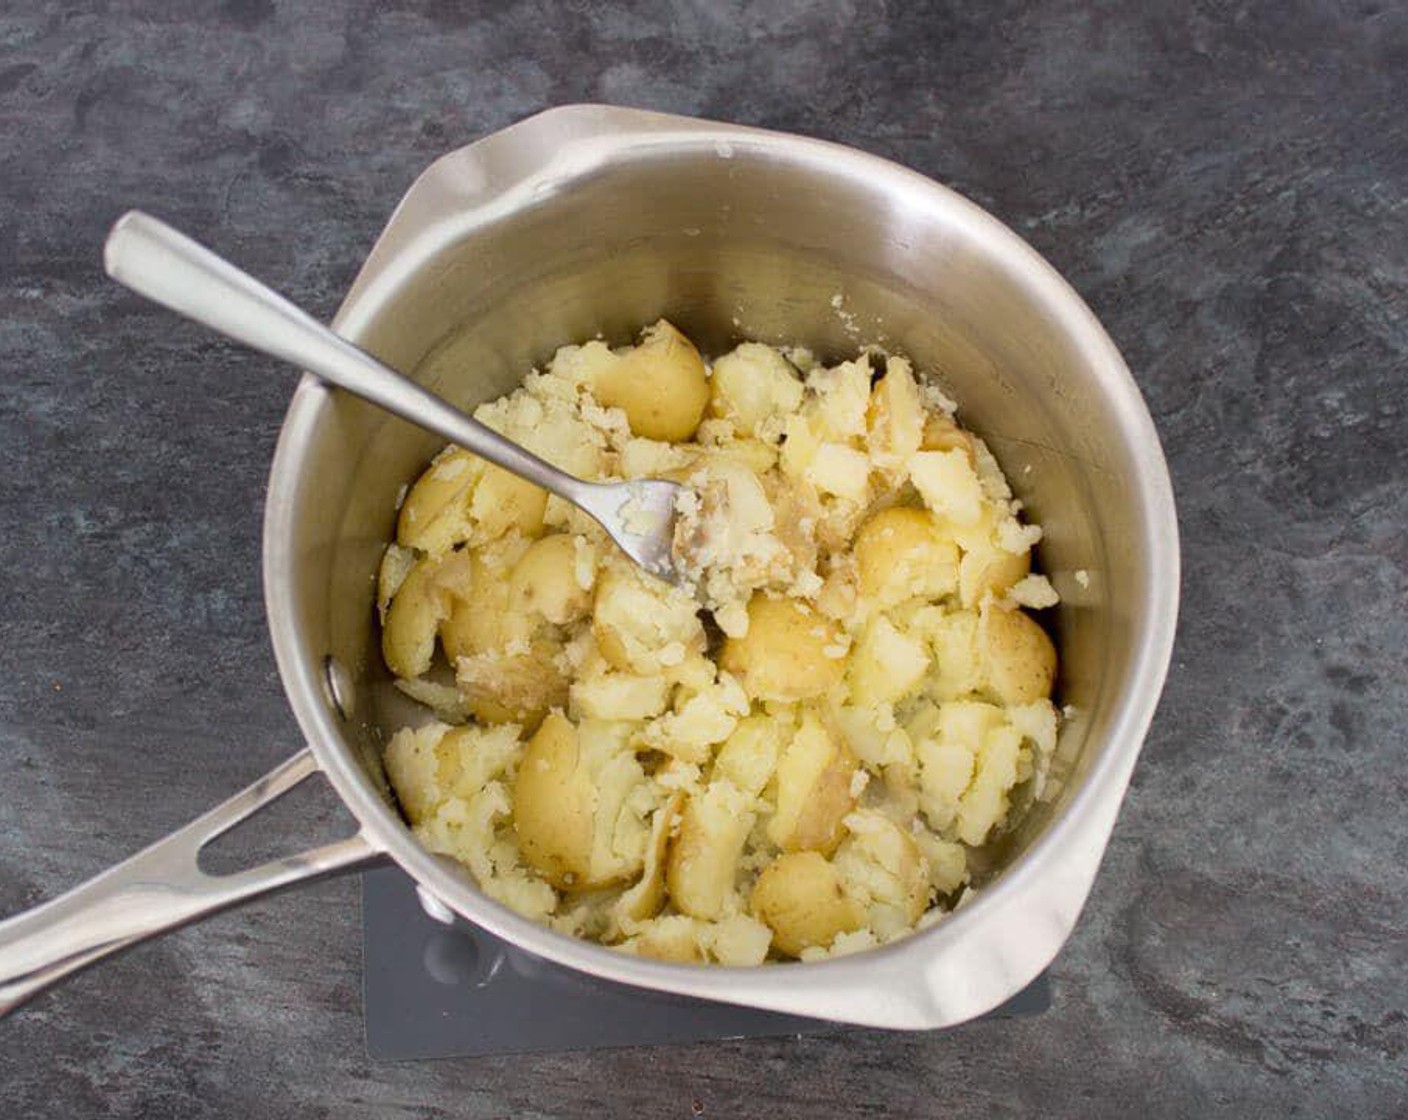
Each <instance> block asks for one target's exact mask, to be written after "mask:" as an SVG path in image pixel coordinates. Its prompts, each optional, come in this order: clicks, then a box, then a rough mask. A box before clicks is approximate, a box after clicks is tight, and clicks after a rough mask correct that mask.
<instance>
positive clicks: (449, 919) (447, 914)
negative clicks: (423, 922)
mask: <svg viewBox="0 0 1408 1120" xmlns="http://www.w3.org/2000/svg"><path fill="white" fill-rule="evenodd" d="M416 899H417V901H419V902H420V908H421V909H422V910H424V911H425V912H426V915H427V916H429V917H431V918H434V919H435V920H436V921H437V922H440V923H442V924H443V925H447V926H450V925H454V924H455V912H454V911H453V910H451V909H450V908H449V907H448V906H446V905H445V904H444V903H443V902H441V901H440V900H439V899H438V898H436V897H435V896H434V895H433V894H431V893H430V892H429V891H428V890H426V889H425V888H424V887H422V886H421V885H420V884H419V883H417V884H416Z"/></svg>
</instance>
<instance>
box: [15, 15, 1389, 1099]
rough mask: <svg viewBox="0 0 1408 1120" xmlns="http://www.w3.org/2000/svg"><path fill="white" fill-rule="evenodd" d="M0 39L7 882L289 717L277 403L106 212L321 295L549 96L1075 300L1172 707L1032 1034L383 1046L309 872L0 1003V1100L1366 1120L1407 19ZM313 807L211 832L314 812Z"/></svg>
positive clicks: (100, 832)
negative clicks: (275, 634)
mask: <svg viewBox="0 0 1408 1120" xmlns="http://www.w3.org/2000/svg"><path fill="white" fill-rule="evenodd" d="M0 42H2V43H3V44H4V46H3V50H0V121H3V126H0V153H3V159H0V197H3V200H4V205H3V207H2V208H0V378H3V382H2V383H0V384H2V387H0V571H3V573H4V574H5V578H6V581H7V583H8V586H9V588H10V591H9V593H8V597H7V600H6V607H5V609H4V611H3V612H0V773H3V792H4V796H3V799H0V913H8V912H12V911H14V910H17V909H19V908H22V907H25V906H29V905H32V904H34V903H36V902H38V901H40V900H41V899H43V898H45V897H48V896H50V895H52V894H54V893H56V892H58V891H60V890H61V889H63V888H64V887H66V886H68V885H70V884H72V883H74V882H76V881H77V880H78V879H80V878H81V877H85V876H87V875H89V874H91V873H93V872H96V871H98V870H99V869H101V868H102V867H104V866H106V865H108V864H109V863H111V862H113V861H114V860H116V859H118V858H120V857H122V856H124V855H125V854H127V853H129V852H131V851H134V850H135V849H137V848H138V847H140V846H142V845H143V844H145V843H146V842H148V841H150V840H152V839H154V838H156V837H158V836H159V835H161V834H163V833H165V832H166V831H168V830H169V829H171V828H172V827H174V826H175V825H177V824H179V823H183V822H184V821H186V820H187V819H189V818H190V817H192V816H194V815H195V814H196V813H198V812H199V811H201V810H203V809H204V808H206V807H207V806H209V805H211V804H213V803H214V802H215V801H217V800H219V799H220V798H222V797H224V796H226V795H227V794H229V793H230V792H232V791H234V790H235V789H236V788H238V787H239V786H241V785H242V784H244V783H245V782H247V781H249V780H252V779H253V778H255V777H256V776H258V775H259V774H261V773H263V772H264V771H265V770H267V769H268V768H269V767H270V766H272V765H273V764H274V763H276V762H277V761H279V760H280V759H281V758H283V757H284V756H286V755H287V754H288V753H289V751H290V749H291V748H292V746H293V745H295V744H296V743H297V742H298V732H297V730H296V729H295V726H294V722H293V719H292V717H291V716H290V714H289V711H288V709H287V707H286V705H285V702H284V698H283V695H282V692H281V689H280V685H279V680H278V677H277V674H276V672H275V668H274V662H273V658H272V655H271V652H270V648H269V644H268V640H267V637H266V634H265V628H264V619H263V611H262V603H261V597H260V583H259V530H260V513H261V503H262V500H263V492H264V484H265V476H266V471H267V467H268V462H269V458H270V454H271V451H272V449H273V445H274V439H275V435H276V433H277V430H278V426H279V423H280V420H281V417H282V414H283V411H284V408H285V405H286V403H287V400H288V396H289V393H290V389H291V382H290V381H289V380H288V379H287V378H285V377H282V376H281V375H280V374H279V373H277V372H274V371H273V370H272V369H271V367H270V363H268V362H267V361H264V360H263V359H260V358H257V357H255V356H253V355H251V354H249V353H246V352H245V351H243V350H241V349H238V348H236V347H234V346H232V345H227V344H225V343H224V342H222V341H221V340H219V339H216V338H214V337H213V336H211V335H210V334H208V333H206V332H204V331H202V330H200V329H198V328H196V327H193V326H189V325H187V324H184V323H181V322H178V321H176V320H175V319H174V318H173V317H172V316H170V315H168V314H166V313H164V312H161V311H159V310H157V309H155V308H152V307H150V306H147V305H144V304H143V303H142V302H140V301H139V300H137V299H136V298H135V297H131V296H129V295H127V294H126V293H124V292H123V291H121V290H119V289H118V288H117V287H116V286H114V285H113V284H111V283H109V282H107V281H105V280H104V279H103V277H102V276H101V274H100V269H99V263H98V254H99V246H100V243H101V240H102V237H103V234H104V232H105V230H106V228H107V226H108V225H109V223H110V222H111V221H112V220H113V219H114V218H115V217H116V216H117V215H118V214H119V213H120V212H121V211H122V210H123V209H125V208H127V207H129V206H134V205H135V206H142V207H146V208H150V209H152V210H154V211H156V212H158V213H161V214H163V215H165V216H167V217H168V218H170V219H171V220H173V221H174V222H176V223H177V224H179V225H181V226H182V227H184V228H188V229H190V230H192V231H197V232H199V233H201V234H203V235H205V236H208V238H209V239H210V240H211V241H213V242H214V243H216V244H218V245H219V246H220V247H221V248H222V249H223V250H224V251H226V252H228V253H229V254H230V255H231V256H233V257H234V258H235V259H236V260H239V261H241V262H242V263H244V264H245V265H246V266H247V267H249V268H250V269H251V270H252V271H253V272H254V273H255V274H256V275H259V276H262V277H265V278H267V279H269V280H270V281H272V282H275V283H276V284H277V285H278V286H280V287H282V288H284V289H285V290H287V291H288V292H289V293H290V294H291V295H292V296H293V297H294V298H295V299H297V300H299V301H301V302H303V303H304V304H305V305H307V306H308V307H310V308H312V309H313V310H315V311H317V312H319V313H321V314H324V315H327V314H330V313H331V312H332V310H333V309H334V308H335V306H336V305H337V303H338V301H339V298H340V295H341V293H342V292H343V291H344V290H345V289H346V286H347V284H348V283H349V281H350V280H351V278H352V275H353V273H354V271H355V269H356V268H357V265H358V262H359V260H360V258H361V257H362V256H363V254H364V253H365V252H366V250H367V248H368V246H369V245H370V243H371V240H372V239H373V237H374V236H375V234H376V232H377V231H378V230H379V228H380V227H381V225H382V223H383V222H384V220H385V219H386V217H387V215H388V214H389V212H390V210H391V208H392V207H393V206H394V205H395V203H396V201H397V199H398V198H399V197H400V195H401V193H402V192H403V191H404V189H405V188H406V186H407V185H408V184H409V182H410V181H411V179H412V178H413V177H414V176H415V174H416V173H417V172H418V171H419V170H420V169H421V168H422V167H423V166H424V165H426V164H427V163H429V162H430V161H431V160H432V159H433V158H434V157H435V156H437V155H438V154H440V153H442V152H444V151H446V150H448V149H450V148H453V147H456V146H458V145H460V144H462V143H465V142H467V141H469V140H471V139H473V138H475V137H477V136H479V135H482V134H484V133H486V132H489V131H492V130H494V129H496V128H499V127H501V126H503V125H505V124H507V123H509V122H511V121H513V120H516V119H518V118H521V117H523V116H526V115H528V114H530V113H532V112H534V111H536V110H538V109H540V108H543V107H546V106H549V105H553V104H560V103H566V102H572V101H584V100H595V101H608V102H618V103H623V104H633V105H643V106H649V107H653V108H659V109H665V110H672V111H677V112H683V113H692V114H697V115H702V116H710V117H716V118H724V119H730V120H735V121H739V122H743V123H751V124H759V125H764V126H769V127H774V128H781V129H787V130H792V131H798V132H804V133H809V134H812V135H817V136H823V137H827V138H831V139H835V140H839V141H842V142H845V143H848V144H853V145H856V146H858V147H861V148H864V149H867V150H869V151H872V152H876V153H879V154H881V155H885V156H889V157H892V158H894V159H896V160H899V161H901V162H903V163H906V164H909V165H911V166H913V167H915V168H917V169H919V170H920V171H922V172H924V173H926V174H928V175H931V176H933V177H934V178H936V179H938V180H940V181H943V182H946V183H949V184H951V185H952V186H954V187H956V188H957V189H958V190H960V191H962V192H963V193H965V194H967V195H968V196H969V197H970V198H973V199H974V200H976V201H977V202H978V203H980V204H981V205H983V206H985V207H987V208H988V209H990V210H991V211H992V212H994V213H995V214H997V215H998V216H999V217H1001V218H1002V219H1004V220H1005V221H1006V222H1008V223H1009V224H1010V225H1012V226H1013V227H1014V228H1015V229H1016V230H1017V231H1018V232H1020V233H1021V234H1022V235H1024V236H1025V237H1027V238H1028V239H1029V240H1030V241H1031V242H1032V243H1033V244H1034V245H1035V246H1036V247H1037V248H1038V249H1039V250H1040V251H1042V252H1043V253H1045V254H1046V255H1047V256H1048V257H1049V258H1050V259H1051V260H1052V261H1053V262H1054V263H1055V264H1056V266H1057V267H1058V268H1059V269H1061V270H1062V271H1063V272H1064V273H1065V275H1066V276H1067V277H1069V278H1070V280H1071V281H1072V282H1073V283H1074V285H1075V286H1076V288H1077V289H1079V290H1080V292H1081V293H1082V294H1083V295H1084V296H1085V297H1086V299H1087V300H1089V302H1090V303H1091V305H1092V306H1093V307H1094V308H1095V310H1096V313H1097V314H1098V315H1099V316H1100V317H1101V318H1102V319H1103V321H1104V322H1105V324H1106V325H1107V326H1108V328H1109V330H1110V332H1111V334H1112V335H1113V336H1114V338H1115V339H1116V341H1117V342H1118V343H1119V345H1120V346H1121V347H1122V348H1123V350H1124V353H1125V355H1126V357H1127V358H1128V360H1129V364H1130V366H1131V367H1132V369H1133V370H1134V373H1135V376H1136V377H1137V378H1138V380H1139V382H1140V384H1141V386H1142V387H1143V390H1144V392H1145V394H1146V396H1147V398H1148V401H1149V404H1150V407H1151V409H1152V411H1153V415H1154V417H1155V420H1156V421H1157V423H1158V426H1159V429H1160V431H1161V432H1162V435H1163V439H1164V445H1165V448H1166V450H1167V453H1168V458H1169V462H1170V465H1171V467H1172V471H1173V476H1174V481H1175V486H1176V488H1177V491H1178V497H1179V501H1180V514H1181V522H1182V529H1183V550H1184V558H1185V582H1184V589H1183V590H1184V606H1183V614H1182V621H1181V625H1180V628H1179V643H1178V648H1177V651H1176V655H1175V663H1174V667H1173V671H1172V674H1171V677H1170V680H1169V684H1168V689H1167V692H1166V693H1165V696H1164V700H1163V704H1162V707H1161V709H1160V712H1159V715H1158V717H1157V720H1156V722H1155V725H1154V728H1153V731H1152V733H1151V735H1150V737H1149V740H1148V744H1147V747H1146V749H1145V752H1144V755H1143V758H1142V761H1141V762H1140V765H1139V768H1138V771H1137V773H1136V775H1135V778H1134V784H1133V788H1132V790H1131V791H1130V795H1129V799H1128V801H1127V803H1126V805H1125V807H1124V811H1123V813H1122V815H1121V817H1120V821H1119V824H1118V826H1117V828H1116V830H1115V834H1114V838H1113V841H1112V843H1111V846H1110V850H1109V853H1108V855H1107V857H1106V860H1105V865H1104V868H1103V871H1102V874H1101V876H1100V879H1099V881H1098V883H1097V885H1096V888H1095V891H1094V893H1093V895H1092V897H1091V899H1090V902H1089V905H1088V907H1087V909H1086V912H1085V914H1084V916H1083V918H1082V920H1081V922H1080V924H1079V927H1078V928H1077V930H1076V932H1075V934H1074V936H1073V937H1072V938H1071V940H1070V942H1069V944H1068V945H1067V946H1066V948H1065V950H1064V952H1063V953H1062V954H1061V956H1060V957H1059V959H1058V960H1057V962H1056V964H1055V966H1054V970H1053V977H1054V984H1055V1004H1054V1006H1053V1007H1052V1009H1051V1010H1050V1011H1049V1012H1048V1013H1047V1014H1045V1015H1043V1016H1040V1017H1038V1018H1032V1019H1025V1020H1020V1021H1011V1022H995V1023H983V1024H977V1025H973V1026H969V1027H965V1028H961V1029H957V1030H953V1031H950V1032H945V1033H937V1034H929V1035H921V1034H911V1035H890V1034H885V1033H881V1032H860V1033H858V1034H847V1035H843V1036H831V1037H818V1038H807V1039H802V1040H795V1039H783V1040H769V1041H753V1042H739V1043H731V1044H723V1045H707V1046H696V1047H684V1048H649V1049H637V1050H622V1051H613V1052H604V1053H571V1054H559V1055H555V1056H547V1057H512V1058H502V1059H492V1060H475V1061H468V1060H466V1061H445V1062H438V1063H409V1064H395V1065H392V1064H378V1063H374V1062H371V1061H370V1060H369V1059H368V1058H367V1055H366V1051H365V1049H364V1044H363V1039H362V1024H361V1000H360V993H359V980H360V947H359V934H358V918H357V914H358V909H357V905H358V903H357V883H356V880H355V877H353V878H345V879H341V880H334V881H327V882H324V883H322V884H319V885H315V886H312V887H310V888H308V889H304V890H301V891H298V892H295V893H291V894H285V895H282V896H279V897H275V898H272V899H268V900H264V901H260V902H257V903H255V904H253V905H250V906H248V907H246V908H244V909H242V910H238V911H234V912H231V913H227V914H225V915H222V916H220V917H217V918H215V919H213V920H210V921H207V922H205V923H204V924H202V925H198V926H195V927H191V928H188V929H186V930H183V931H181V932H178V933H176V934H174V935H171V936H168V937H166V938H163V939H161V940H159V941H156V942H153V943H150V944H148V945H145V946H142V947H140V948H138V949H136V950H134V951H132V952H130V953H128V954H126V955H125V956H123V957H121V958H119V959H117V960H114V961H112V962H109V963H106V964H104V965H102V966H101V967H99V968H96V969H93V970H90V971H88V972H86V973H84V974H82V975H80V976H78V977H77V978H75V979H74V980H72V981H71V982H69V983H67V984H66V985H64V986H62V987H61V988H59V989H57V990H55V991H53V992H52V993H50V994H48V995H45V996H43V997H41V998H39V999H38V1000H36V1001H35V1002H33V1003H32V1004H30V1005H28V1006H27V1007H26V1008H25V1009H23V1010H22V1011H21V1012H19V1013H17V1014H16V1015H15V1016H13V1017H12V1018H11V1019H9V1020H8V1021H5V1022H3V1023H0V1115H3V1116H4V1117H6V1118H9V1117H17V1118H18V1117H31V1116H35V1117H37V1116H64V1117H74V1116H83V1115H112V1116H124V1117H127V1116H130V1117H148V1118H157V1117H183V1118H190V1117H204V1116H258V1117H261V1118H262V1120H275V1118H282V1117H291V1118H292V1117H297V1118H300V1120H303V1118H306V1117H316V1116H329V1117H333V1116H335V1117H337V1118H338V1120H352V1118H354V1117H364V1116H366V1117H372V1116H376V1117H384V1116H408V1117H409V1116H465V1117H481V1116H482V1117H489V1116H506V1115H520V1116H544V1117H546V1116H587V1115H592V1116H595V1115H627V1114H631V1115H641V1116H651V1117H654V1116H684V1117H689V1116H693V1115H695V1114H698V1113H701V1112H702V1114H703V1115H705V1116H739V1115H766V1116H793V1115H795V1116H806V1117H818V1116H831V1115H852V1114H853V1115H882V1114H888V1115H896V1116H900V1115H930V1116H937V1115H943V1116H955V1117H968V1116H973V1117H984V1118H991V1117H995V1116H1021V1117H1026V1116H1073V1117H1099V1116H1110V1117H1126V1116H1130V1115H1152V1116H1189V1117H1202V1116H1210V1115H1228V1116H1241V1117H1245V1116H1269V1117H1291V1116H1307V1117H1311V1116H1317V1117H1318V1116H1330V1115H1338V1116H1356V1117H1369V1116H1390V1115H1398V1116H1402V1115H1403V1114H1404V1113H1403V1110H1404V1108H1405V1107H1408V1103H1405V1102H1408V1085H1405V1070H1408V1019H1405V1009H1406V1008H1408V903H1406V902H1405V899H1406V898H1408V814H1406V813H1405V803H1408V778H1405V774H1408V742H1406V740H1408V732H1405V728H1408V712H1405V708H1406V707H1408V688H1406V687H1405V686H1406V685H1408V655H1405V650H1408V593H1406V592H1405V565H1408V536H1406V535H1405V529H1404V526H1405V524H1408V489H1405V486H1404V483H1405V479H1408V427H1406V426H1405V420H1404V412H1403V396H1404V390H1405V388H1408V233H1405V229H1406V228H1408V133H1406V132H1405V124H1404V122H1405V119H1408V118H1405V114H1404V107H1405V105H1408V18H1406V17H1405V12H1404V9H1403V8H1402V6H1401V5H1395V4H1392V3H1384V2H1383V0H1345V2H1343V3H1329V2H1324V3H1317V2H1309V0H1278V2H1266V3H1242V2H1233V3H1211V2H1195V3H1174V2H1168V3H1136V4H1131V3H1124V2H1120V3H1111V2H1106V0H1094V2H1091V0H1082V2H1052V3H1040V4H1024V3H1007V2H997V3H989V4H966V5H965V4H956V3H948V4H920V3H898V2H895V3H889V4H884V5H870V4H864V3H834V4H816V5H809V4H806V3H801V2H797V0H764V2H761V3H755V4H749V3H741V2H737V0H730V2H725V3H683V2H681V3H672V4H669V5H663V6H662V5H650V4H643V3H641V4H626V5H614V6H613V5H592V4H578V3H571V4H553V3H531V2H524V3H512V4H507V3H506V4H466V5H463V6H461V5H456V4H451V3H440V2H434V0H424V2H419V3H374V2H372V0H363V2H360V3H356V4H353V5H348V6H340V5H333V4H311V3H310V4H297V3H292V2H285V0H229V2H228V3H224V4H215V3H207V2H204V0H198V2H193V3H190V4H175V3H170V4H168V3H163V2H161V0H147V2H143V3H138V2H130V3H114V4H109V5H102V6H101V7H98V6H89V5H85V4H74V3H65V4H57V3H39V2H34V3H29V4H23V5H21V4H11V5H8V6H6V7H5V9H4V11H3V12H0ZM331 802H332V798H331V797H330V796H328V795H327V793H326V790H312V791H310V792H308V793H306V794H303V795H300V797H299V798H298V799H297V800H296V801H295V802H294V803H292V804H291V805H288V806H283V807H281V808H280V809H279V810H278V811H277V812H276V813H275V814H274V816H273V818H272V819H271V820H270V821H269V822H268V823H265V824H263V825H262V826H261V828H260V829H259V830H258V835H257V836H254V837H253V838H246V839H245V840H244V841H242V842H232V843H233V844H234V847H235V848H236V849H237V851H236V854H237V855H239V854H243V855H248V854H249V853H251V852H253V851H254V850H256V849H258V850H261V851H263V850H268V851H276V850H280V846H281V845H291V844H293V843H294V842H296V841H298V840H306V839H307V838H308V837H309V835H310V833H316V834H318V835H326V836H332V835H335V834H336V833H337V832H338V831H339V830H340V829H341V828H344V827H345V824H346V822H345V820H344V818H343V815H342V810H341V809H340V808H334V807H332V806H331V804H330V803H331Z"/></svg>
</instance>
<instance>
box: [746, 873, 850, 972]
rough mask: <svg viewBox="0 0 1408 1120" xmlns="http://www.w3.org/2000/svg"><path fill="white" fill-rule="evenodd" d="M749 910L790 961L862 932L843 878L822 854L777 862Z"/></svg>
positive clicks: (765, 875) (756, 890)
mask: <svg viewBox="0 0 1408 1120" xmlns="http://www.w3.org/2000/svg"><path fill="white" fill-rule="evenodd" d="M750 904H751V907H752V910H753V914H754V915H755V916H756V917H757V918H759V919H760V920H761V921H763V922H764V923H765V924H766V925H767V926H768V928H769V929H771V930H772V943H773V945H774V946H776V948H777V950H778V951H779V952H781V953H785V954H787V955H788V956H789V957H797V956H800V955H801V953H802V950H803V949H810V948H814V947H815V948H825V947H827V946H829V945H830V944H831V943H832V942H833V941H834V940H836V935H837V934H840V933H850V932H851V931H853V930H855V929H859V928H860V925H861V923H862V922H863V921H864V920H865V916H864V912H863V911H862V910H861V908H860V907H859V906H858V905H856V903H855V902H854V900H852V899H851V898H850V897H849V896H848V895H847V894H846V892H845V890H844V889H843V887H842V885H841V876H840V874H839V873H838V872H837V870H836V868H835V867H834V866H832V864H831V863H830V862H829V861H828V860H827V859H826V857H825V856H823V855H822V854H821V853H820V852H790V853H788V854H785V855H781V856H778V857H777V859H775V860H773V862H772V863H770V864H768V866H767V867H765V868H763V872H762V874H761V875H759V876H758V881H757V883H756V884H755V885H754V887H753V896H752V899H751V900H750Z"/></svg>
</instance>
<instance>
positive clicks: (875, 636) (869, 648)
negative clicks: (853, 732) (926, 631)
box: [848, 614, 930, 708]
mask: <svg viewBox="0 0 1408 1120" xmlns="http://www.w3.org/2000/svg"><path fill="white" fill-rule="evenodd" d="M929 660H930V658H929V651H928V649H926V648H925V645H924V643H923V642H922V641H920V640H919V639H917V638H915V637H912V636H911V635H909V634H906V633H904V632H903V631H901V630H899V629H898V628H897V627H896V626H895V624H894V623H893V622H891V621H890V620H889V619H888V618H886V617H885V616H884V615H883V614H882V615H877V616H876V617H875V618H873V619H871V620H870V622H869V623H867V624H866V627H865V633H864V634H863V635H862V637H861V640H860V642H859V644H858V645H857V646H856V648H855V651H854V652H853V653H852V654H851V658H850V666H849V670H848V675H849V678H850V683H851V702H852V703H854V704H859V705H861V706H862V707H867V708H873V707H875V706H876V705H878V704H892V703H894V702H895V701H896V700H899V699H900V698H902V697H904V696H907V695H908V694H909V693H910V692H912V691H914V690H915V689H916V688H918V687H919V682H920V681H922V680H923V679H924V674H925V673H926V672H927V671H928V669H929Z"/></svg>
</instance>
